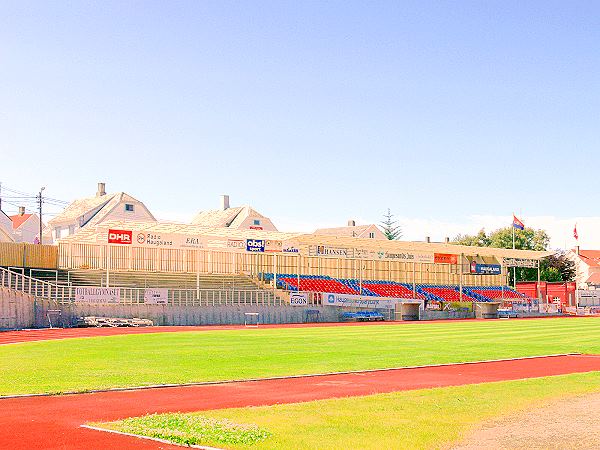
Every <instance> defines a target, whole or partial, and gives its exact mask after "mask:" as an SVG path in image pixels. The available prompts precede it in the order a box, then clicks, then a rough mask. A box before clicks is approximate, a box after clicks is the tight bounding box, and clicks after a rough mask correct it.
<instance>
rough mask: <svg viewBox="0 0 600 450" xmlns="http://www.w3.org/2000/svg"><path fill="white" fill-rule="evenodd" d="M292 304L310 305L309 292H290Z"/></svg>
mask: <svg viewBox="0 0 600 450" xmlns="http://www.w3.org/2000/svg"><path fill="white" fill-rule="evenodd" d="M290 305H291V306H308V294H307V293H305V292H292V293H291V294H290Z"/></svg>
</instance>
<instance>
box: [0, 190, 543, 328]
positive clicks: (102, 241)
mask: <svg viewBox="0 0 600 450" xmlns="http://www.w3.org/2000/svg"><path fill="white" fill-rule="evenodd" d="M117 198H120V197H117ZM119 201H120V200H119ZM224 211H225V212H226V211H227V210H224ZM240 214H242V215H241V216H240ZM257 214H258V213H255V212H252V211H250V209H247V208H246V207H244V208H242V209H241V210H239V211H237V213H236V214H232V215H231V217H229V216H228V217H229V218H228V219H227V220H229V219H231V218H232V217H233V216H235V217H240V219H239V222H240V224H241V226H243V227H245V226H246V225H248V223H253V222H248V220H249V219H248V218H250V220H252V221H253V220H254V218H253V217H257ZM217 215H218V214H217ZM217 215H215V214H212V213H211V214H201V215H200V216H201V217H203V218H204V219H203V220H197V222H200V223H203V224H204V225H200V224H198V223H193V224H181V223H172V222H156V221H149V220H146V219H144V220H140V221H133V220H110V218H109V217H107V218H106V219H104V220H102V221H101V222H100V223H97V224H88V225H86V226H84V227H81V228H79V229H78V230H77V231H76V232H75V233H74V234H70V235H67V236H65V237H62V238H61V239H59V240H58V243H57V245H37V246H36V245H32V244H16V243H1V244H0V246H2V248H0V250H1V251H0V266H1V267H4V268H3V269H1V274H0V275H1V280H0V282H1V283H2V286H3V287H7V288H9V289H12V290H19V291H21V292H24V293H26V294H28V295H31V296H34V297H35V298H39V299H42V300H44V301H49V302H54V303H52V304H48V306H47V308H48V310H61V311H62V312H61V314H63V316H66V315H68V314H70V315H72V316H73V315H77V314H80V315H84V314H91V313H93V314H92V315H103V314H105V313H106V314H108V311H116V312H115V314H117V313H119V314H122V315H124V316H127V317H145V318H152V320H154V321H155V322H158V323H162V324H197V323H203V324H212V323H240V322H241V323H244V314H254V313H256V312H257V311H260V314H261V317H264V320H266V321H267V322H270V323H282V322H288V321H306V320H309V319H308V318H307V317H309V316H310V317H318V319H315V320H319V321H323V320H328V321H336V320H341V319H340V318H342V316H343V314H338V313H337V312H335V311H334V310H336V311H337V310H339V311H340V312H342V311H343V312H348V310H349V309H351V307H359V308H364V307H365V306H371V307H373V308H375V309H377V308H380V309H379V311H381V310H383V309H387V310H388V311H391V312H390V313H389V314H388V315H387V316H385V317H386V318H387V317H392V316H393V314H394V312H393V310H394V309H396V306H397V305H398V304H399V303H410V302H412V303H415V302H419V303H420V304H421V308H424V307H427V306H433V307H435V308H430V309H440V310H441V309H443V308H442V306H444V305H445V306H450V305H452V304H455V305H460V308H463V309H464V306H465V304H469V303H471V304H473V305H474V304H475V303H482V302H489V303H498V302H502V301H504V302H524V303H527V302H529V303H530V304H531V303H532V302H533V301H534V298H533V297H534V296H528V295H524V294H520V293H518V292H516V291H515V290H514V289H512V288H510V287H509V286H507V281H508V272H509V270H510V269H509V268H510V267H515V266H524V267H539V261H540V259H542V258H544V257H546V256H548V255H550V254H552V252H538V251H523V250H507V249H498V248H489V247H485V248H482V247H470V246H461V245H454V244H451V243H449V242H444V243H435V242H429V241H426V242H409V241H390V240H387V239H378V238H376V237H375V238H374V237H373V236H372V235H370V233H372V231H370V230H369V227H366V228H364V229H361V230H362V231H363V235H364V236H365V237H353V236H352V235H351V234H349V233H348V230H341V231H340V230H339V229H336V230H335V231H332V232H325V233H324V232H322V231H321V232H319V233H293V232H279V231H267V230H264V229H263V230H258V229H247V228H239V227H232V226H223V224H222V223H219V224H216V226H214V225H215V224H212V225H213V226H208V223H209V222H210V220H208V219H209V216H210V217H212V218H214V217H216V216H217ZM235 217H233V221H235V220H236V218H235ZM211 220H212V219H211ZM354 226H355V225H354V224H349V227H350V228H352V227H354ZM343 228H346V227H343ZM538 273H539V271H538ZM98 293H102V295H100V294H98ZM332 295H334V296H336V300H335V301H336V303H335V305H336V306H341V308H330V307H329V306H331V303H327V304H325V302H324V299H325V298H327V299H328V301H329V299H330V297H331V296H332ZM302 296H304V297H303V298H304V300H302V299H301V298H300V297H302ZM537 297H538V296H537V295H536V296H535V298H537ZM338 300H339V303H338ZM361 302H362V303H361ZM34 303H35V302H34ZM105 303H106V304H109V306H110V305H112V306H110V308H104V309H102V308H100V309H98V308H99V306H98V304H105ZM65 304H68V305H71V306H70V307H69V309H68V310H65V309H64V305H65ZM119 304H121V305H129V309H121V310H119V309H117V310H115V309H114V306H115V305H119ZM92 305H95V306H94V307H92ZM167 306H173V307H176V308H184V309H182V310H179V309H178V310H177V311H178V312H177V314H175V313H173V312H169V311H172V310H164V309H163V308H164V307H167ZM199 306H202V307H204V309H203V310H198V309H197V307H199ZM274 306H277V307H281V308H279V309H277V308H273V307H274ZM293 306H305V307H306V308H307V309H306V311H304V310H302V309H301V308H292V307H293ZM123 307H125V306H123ZM224 307H225V308H229V309H226V310H222V309H219V308H224ZM148 308H150V309H148ZM157 308H158V309H157ZM186 308H187V309H186ZM231 308H233V309H231ZM264 308H267V309H264ZM268 308H271V309H268ZM286 308H287V309H286ZM344 308H346V309H344ZM348 308H349V309H348ZM457 308H459V307H458V306H457ZM460 308H459V309H460ZM82 311H83V312H82ZM173 311H174V310H173ZM471 311H474V308H471ZM209 312H210V317H208V316H207V314H208V313H209ZM396 314H397V313H396ZM36 317H40V314H37V315H36ZM42 317H45V316H43V315H42ZM343 317H345V316H343ZM373 317H377V318H380V317H381V314H379V313H378V314H375V315H374V316H373ZM461 317H468V315H464V316H461ZM310 320H312V319H310Z"/></svg>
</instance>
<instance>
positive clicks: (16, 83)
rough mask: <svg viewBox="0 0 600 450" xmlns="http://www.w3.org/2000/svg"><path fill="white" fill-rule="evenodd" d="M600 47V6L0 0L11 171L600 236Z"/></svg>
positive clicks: (282, 205)
mask: <svg viewBox="0 0 600 450" xmlns="http://www.w3.org/2000/svg"><path fill="white" fill-rule="evenodd" d="M599 49H600V2H597V1H587V2H586V1H569V2H565V1H548V0H544V1H523V0H520V1H507V0H502V1H458V2H457V1H449V2H425V1H422V0H419V1H414V2H413V1H410V2H409V1H393V2H389V3H387V2H383V1H377V2H349V1H340V2H334V1H327V2H323V1H314V2H307V1H291V2H284V1H275V2H266V1H261V2H251V1H245V2H241V1H240V2H226V1H222V0H220V1H215V2H209V1H190V2H184V1H177V2H164V1H156V2H150V1H146V2H135V1H116V2H110V1H98V2H91V1H90V2H85V1H75V2H67V1H63V2H48V1H40V2H30V1H24V0H19V1H16V0H14V1H6V0H0V182H2V184H3V186H5V187H9V188H12V189H16V190H21V191H24V192H35V191H37V190H38V189H39V187H40V186H46V191H45V192H46V193H47V195H49V196H52V197H54V198H58V199H62V200H72V199H74V198H80V197H85V196H91V195H93V194H94V192H95V190H96V183H97V182H98V181H105V182H106V183H107V190H108V191H109V192H114V191H126V192H128V193H130V194H132V195H134V196H135V197H137V198H139V199H140V200H142V201H144V202H145V203H146V204H147V206H148V207H149V208H150V209H151V211H153V212H154V213H155V215H157V216H158V217H160V218H162V219H174V220H189V219H190V218H191V217H192V216H193V214H194V213H195V212H196V211H198V210H202V209H208V208H213V207H216V206H217V205H218V196H219V195H220V194H224V193H228V194H230V195H231V201H232V204H233V205H239V204H252V205H253V206H254V207H255V208H256V209H257V210H259V211H260V212H262V213H264V214H266V215H268V216H270V217H272V218H273V219H274V221H275V222H276V225H279V227H280V229H284V230H286V231H287V230H294V229H300V230H310V229H311V228H314V227H316V226H328V225H343V224H345V222H346V220H347V219H349V218H355V219H357V220H358V221H359V222H380V221H381V216H382V214H383V213H384V211H385V210H386V209H387V208H388V207H389V208H390V209H391V210H392V212H393V213H395V214H396V216H397V217H398V218H399V220H400V222H401V224H402V225H403V226H404V228H405V233H404V234H405V238H407V239H415V240H419V239H423V238H424V236H425V235H426V234H428V235H431V236H432V238H434V239H442V238H443V237H444V236H446V235H450V236H453V235H455V234H456V233H457V232H460V231H463V232H474V231H476V230H477V229H479V228H481V227H482V226H486V227H488V228H489V227H496V226H501V225H508V224H509V223H510V220H511V214H512V212H513V211H515V212H516V213H517V215H520V216H521V218H522V219H523V221H524V222H525V224H526V225H528V226H542V227H546V228H548V229H549V230H550V231H551V233H552V237H553V245H556V246H558V245H559V246H561V247H562V246H564V245H567V246H570V245H572V244H573V242H572V241H573V240H572V229H573V225H574V223H575V221H577V222H578V223H579V224H580V225H578V229H579V234H580V236H581V243H582V245H583V246H586V244H587V246H588V247H589V246H600V233H598V230H599V229H600V228H598V227H600V219H599V218H598V216H600V213H599V212H598V207H597V193H598V192H600V176H599V169H600V51H599ZM5 192H6V191H5ZM5 205H6V208H5V209H9V210H11V208H12V209H15V208H14V206H11V205H8V204H6V203H5ZM9 212H10V211H9ZM507 222H508V223H507Z"/></svg>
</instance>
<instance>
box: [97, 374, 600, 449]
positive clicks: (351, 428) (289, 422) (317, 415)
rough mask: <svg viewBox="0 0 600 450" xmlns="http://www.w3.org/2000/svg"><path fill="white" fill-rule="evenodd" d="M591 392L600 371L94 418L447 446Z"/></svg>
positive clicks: (216, 435)
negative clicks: (490, 425) (499, 421)
mask: <svg viewBox="0 0 600 450" xmlns="http://www.w3.org/2000/svg"><path fill="white" fill-rule="evenodd" d="M592 392H600V372H591V373H586V374H576V375H564V376H556V377H547V378H541V379H539V378H538V379H532V380H520V381H507V382H499V383H486V384H478V385H469V386H458V387H448V388H437V389H424V390H417V391H406V392H395V393H391V394H379V395H371V396H366V397H354V398H343V399H332V400H320V401H314V402H307V403H296V404H289V405H276V406H267V407H256V408H238V409H224V410H219V411H203V412H200V413H194V414H161V415H152V416H144V417H140V418H131V419H126V420H121V421H117V422H111V423H105V424H94V425H96V426H100V427H104V428H108V429H112V430H118V431H123V432H127V433H132V434H138V435H143V436H150V437H155V438H162V439H167V440H170V441H172V442H176V443H183V444H201V445H202V444H203V445H210V446H216V447H219V448H223V447H226V448H236V449H237V448H253V449H290V448H293V449H299V450H301V449H315V448H319V449H340V448H361V449H370V448H372V449H381V448H407V449H409V448H410V449H413V448H447V447H448V446H449V445H451V444H453V443H456V442H457V441H460V440H461V438H463V437H464V436H465V435H466V434H468V433H469V432H470V431H471V430H474V429H476V428H478V427H480V426H481V425H483V424H484V423H485V422H487V421H489V420H493V419H496V418H498V417H501V416H505V415H509V414H513V413H515V412H518V411H520V410H523V409H527V408H530V407H532V406H536V407H539V406H543V405H544V404H545V403H547V402H549V401H551V400H557V399H561V398H568V397H571V396H574V395H582V394H586V393H592Z"/></svg>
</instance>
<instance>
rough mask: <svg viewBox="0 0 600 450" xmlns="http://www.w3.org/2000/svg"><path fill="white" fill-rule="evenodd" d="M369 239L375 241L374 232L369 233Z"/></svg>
mask: <svg viewBox="0 0 600 450" xmlns="http://www.w3.org/2000/svg"><path fill="white" fill-rule="evenodd" d="M369 239H375V233H374V232H373V231H371V232H370V233H369Z"/></svg>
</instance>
